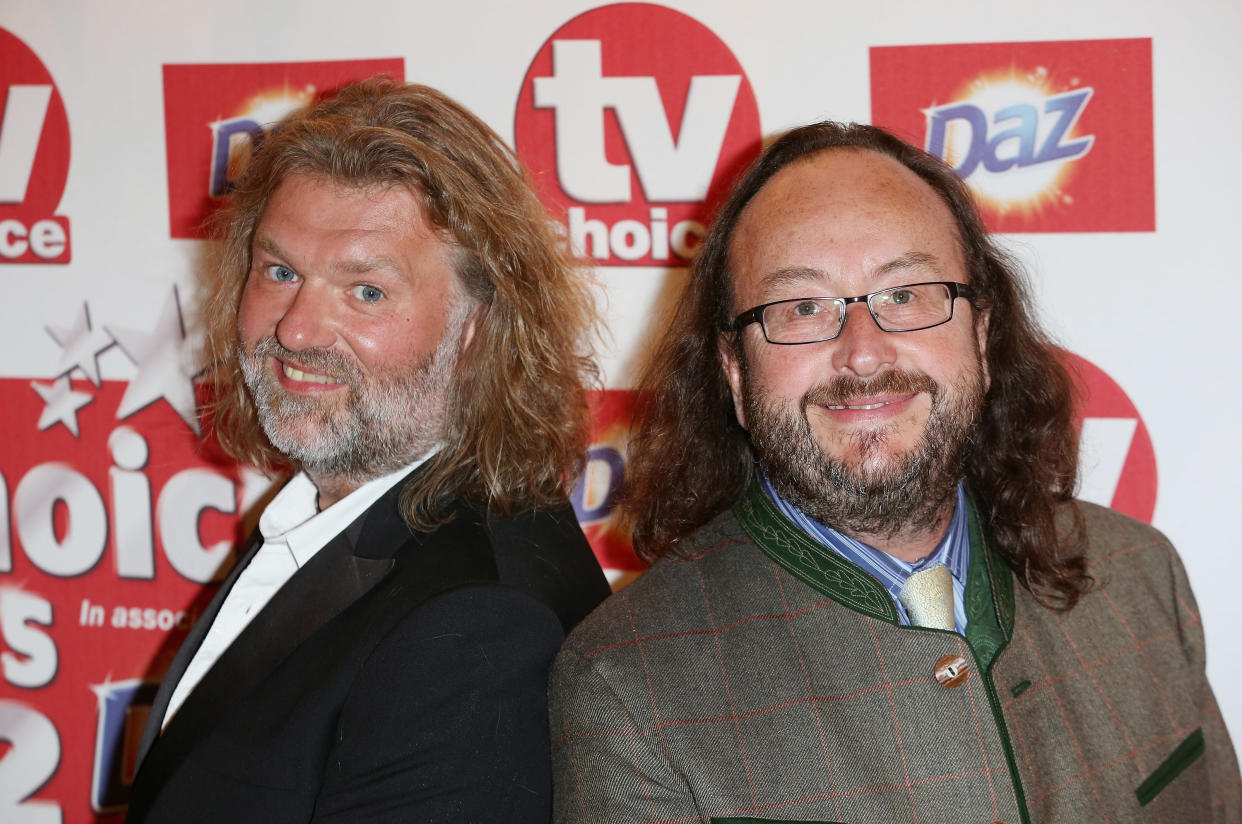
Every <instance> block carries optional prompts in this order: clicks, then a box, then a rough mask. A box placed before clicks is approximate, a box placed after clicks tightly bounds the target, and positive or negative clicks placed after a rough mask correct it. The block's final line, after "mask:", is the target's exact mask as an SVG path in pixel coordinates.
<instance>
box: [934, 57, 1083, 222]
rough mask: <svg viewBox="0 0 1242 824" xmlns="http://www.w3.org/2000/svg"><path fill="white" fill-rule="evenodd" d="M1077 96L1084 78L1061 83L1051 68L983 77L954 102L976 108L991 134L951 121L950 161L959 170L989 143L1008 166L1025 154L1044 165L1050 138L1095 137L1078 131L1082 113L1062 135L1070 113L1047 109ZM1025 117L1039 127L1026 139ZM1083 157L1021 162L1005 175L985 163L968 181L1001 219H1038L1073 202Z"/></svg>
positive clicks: (947, 134) (948, 133)
mask: <svg viewBox="0 0 1242 824" xmlns="http://www.w3.org/2000/svg"><path fill="white" fill-rule="evenodd" d="M1076 91H1077V92H1081V91H1084V89H1083V87H1082V85H1081V81H1080V79H1079V78H1077V77H1074V78H1070V79H1069V80H1068V81H1064V82H1057V81H1056V80H1055V79H1054V78H1053V77H1052V75H1051V73H1050V72H1049V70H1048V68H1047V67H1046V66H1038V67H1036V68H1034V69H1031V70H1025V69H1019V68H1018V67H1016V66H1015V67H1010V68H1009V69H997V70H993V71H988V72H983V73H980V74H979V75H977V76H976V77H974V78H973V79H972V80H970V81H968V82H967V83H966V84H965V85H964V86H962V87H961V88H960V89H958V91H957V92H956V93H955V94H954V96H953V100H954V102H955V103H957V104H962V103H965V104H969V105H972V106H974V107H976V108H977V109H978V110H979V112H980V113H981V114H982V115H983V116H984V117H985V118H986V121H987V134H982V135H981V134H977V133H976V132H977V131H978V130H977V128H975V127H973V126H972V125H971V124H970V123H968V122H965V121H964V120H961V119H957V120H953V121H950V122H949V123H948V124H947V125H946V126H945V127H944V128H945V134H944V159H945V160H946V162H948V163H949V164H950V165H952V166H954V167H955V168H961V166H962V164H963V163H964V162H966V160H967V157H968V155H969V154H970V152H971V149H972V143H973V144H974V149H975V151H976V153H978V151H979V148H980V146H979V141H981V140H988V141H996V143H995V145H994V146H989V148H988V150H987V151H989V152H992V153H993V154H994V155H995V157H996V158H997V159H1000V160H1002V161H1006V160H1011V159H1013V158H1016V157H1018V156H1019V155H1021V154H1023V153H1026V154H1027V155H1028V157H1029V156H1030V155H1031V154H1032V153H1033V154H1034V155H1035V159H1036V160H1038V157H1039V155H1040V154H1041V153H1042V150H1045V149H1046V148H1047V145H1048V141H1049V139H1050V138H1054V139H1056V140H1057V142H1058V143H1060V144H1066V143H1070V142H1072V141H1074V140H1076V139H1081V138H1085V137H1089V136H1088V135H1083V134H1082V133H1081V132H1080V130H1079V129H1078V124H1077V122H1076V118H1077V116H1078V115H1079V114H1081V110H1079V111H1077V112H1076V113H1075V114H1074V115H1073V117H1074V119H1075V122H1074V123H1073V125H1070V126H1069V128H1068V129H1065V131H1064V133H1063V134H1060V135H1059V136H1058V135H1057V134H1056V130H1057V129H1058V128H1059V127H1060V126H1062V125H1065V124H1063V123H1062V119H1063V118H1065V117H1068V115H1066V114H1065V113H1064V112H1053V113H1048V112H1047V111H1046V108H1045V107H1046V105H1047V102H1048V100H1049V98H1052V97H1054V96H1056V95H1061V94H1065V93H1067V92H1076ZM1085 91H1086V92H1087V93H1088V94H1090V92H1091V90H1090V89H1085ZM935 108H940V107H938V106H937V107H933V108H932V109H927V110H925V111H926V112H927V113H929V114H930V113H931V112H932V111H933V110H934V109H935ZM1019 112H1021V113H1023V114H1025V115H1026V116H1027V117H1030V118H1031V120H1033V122H1034V124H1035V128H1034V131H1033V133H1032V132H1031V131H1030V130H1029V129H1028V130H1027V131H1026V133H1025V138H1024V137H1022V136H1020V133H1021V132H1022V120H1021V117H1020V116H1019V114H1018V113H1019ZM1006 135H1007V136H1006ZM998 138H999V139H998ZM1029 138H1033V140H1030V139H1029ZM1024 140H1025V143H1024ZM1082 154H1085V152H1084V153H1082ZM1082 154H1079V155H1077V156H1075V157H1070V158H1066V159H1057V160H1048V161H1043V162H1028V163H1023V162H1019V163H1015V164H1013V165H1010V166H1009V167H1008V168H1005V169H1004V170H1002V171H992V170H990V169H988V168H987V167H986V166H985V164H984V163H982V162H980V163H978V165H976V166H974V168H973V169H971V170H970V171H969V173H968V174H967V175H966V177H967V182H968V183H969V185H970V187H971V189H972V190H973V192H974V193H975V196H976V197H977V198H978V199H979V201H980V203H981V204H982V205H983V206H985V207H986V208H988V209H990V210H992V211H994V212H996V213H998V214H999V215H1001V216H1018V217H1021V218H1023V219H1032V218H1036V217H1038V216H1039V215H1040V214H1041V213H1043V212H1044V211H1045V210H1046V209H1049V208H1053V207H1062V206H1067V205H1070V204H1071V203H1072V202H1073V195H1072V194H1071V193H1070V192H1069V191H1068V188H1069V186H1068V184H1069V182H1070V181H1071V179H1072V178H1073V176H1074V172H1075V169H1076V165H1077V164H1076V161H1077V160H1078V159H1079V158H1080V157H1081V156H1082Z"/></svg>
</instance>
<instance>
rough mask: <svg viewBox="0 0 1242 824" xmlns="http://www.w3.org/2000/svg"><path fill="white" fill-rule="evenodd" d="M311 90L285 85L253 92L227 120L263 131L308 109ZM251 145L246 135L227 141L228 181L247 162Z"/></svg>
mask: <svg viewBox="0 0 1242 824" xmlns="http://www.w3.org/2000/svg"><path fill="white" fill-rule="evenodd" d="M315 91H316V89H315V87H314V86H313V85H310V84H307V85H305V86H302V87H301V88H297V89H293V88H290V87H289V85H288V84H285V85H283V86H281V87H280V88H278V89H271V88H269V89H264V90H263V91H260V92H255V93H254V94H253V95H251V96H250V97H248V98H247V99H246V100H245V101H243V102H242V104H241V105H240V106H238V107H237V110H236V111H235V112H234V113H233V116H232V118H230V119H246V120H252V121H254V122H255V123H258V124H259V125H260V126H262V127H263V128H264V129H265V130H266V129H269V128H271V126H272V125H273V124H275V123H276V122H277V121H279V120H281V119H282V118H284V117H285V116H286V115H288V114H290V113H291V112H294V111H296V110H297V109H300V108H302V107H303V106H308V105H310V103H311V102H312V101H314V99H315ZM253 149H254V144H253V142H252V141H251V140H249V139H248V137H247V136H246V135H242V134H237V135H233V136H232V137H231V138H230V140H229V171H228V179H229V180H236V179H237V178H238V176H239V175H240V174H241V171H242V170H243V169H244V168H246V164H247V163H249V162H250V153H251V152H252V151H253Z"/></svg>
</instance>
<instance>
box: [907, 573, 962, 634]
mask: <svg viewBox="0 0 1242 824" xmlns="http://www.w3.org/2000/svg"><path fill="white" fill-rule="evenodd" d="M897 597H898V598H900V599H901V603H902V604H903V605H904V606H905V608H906V611H907V612H909V613H910V623H912V624H917V625H918V626H920V627H931V628H932V629H947V630H953V629H956V624H955V623H954V621H953V574H952V573H950V572H949V568H948V567H947V566H945V565H944V564H935V565H934V566H929V567H927V568H926V569H920V570H919V571H918V572H916V573H914V574H913V575H911V576H910V577H909V578H907V579H906V582H905V584H903V585H902V587H901V593H900V594H899V595H898V596H897Z"/></svg>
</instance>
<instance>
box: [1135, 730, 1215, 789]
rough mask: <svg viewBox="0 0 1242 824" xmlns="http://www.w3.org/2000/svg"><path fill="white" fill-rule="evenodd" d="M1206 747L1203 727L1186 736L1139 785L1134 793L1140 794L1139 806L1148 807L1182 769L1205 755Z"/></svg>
mask: <svg viewBox="0 0 1242 824" xmlns="http://www.w3.org/2000/svg"><path fill="white" fill-rule="evenodd" d="M1206 749H1207V744H1206V743H1204V740H1203V728H1202V727H1200V728H1199V729H1197V730H1195V731H1194V732H1192V733H1191V734H1190V735H1188V736H1186V740H1185V741H1183V742H1182V743H1180V744H1178V745H1177V749H1175V750H1173V752H1172V753H1170V754H1169V757H1168V758H1166V759H1164V761H1163V762H1162V763H1161V764H1160V766H1159V767H1156V769H1155V770H1154V771H1153V772H1152V774H1151V775H1149V776H1147V778H1146V779H1145V780H1144V781H1143V783H1142V784H1139V785H1138V789H1137V790H1135V791H1134V794H1135V795H1136V796H1138V803H1139V806H1140V807H1146V806H1147V805H1148V804H1150V803H1151V801H1152V799H1153V798H1155V797H1156V796H1158V795H1160V792H1161V790H1163V789H1164V788H1165V787H1167V786H1169V784H1171V783H1173V779H1174V778H1177V777H1178V776H1179V775H1181V774H1182V771H1183V770H1185V769H1186V768H1187V767H1189V766H1190V765H1191V764H1193V763H1194V762H1195V761H1196V760H1197V759H1198V758H1199V756H1201V755H1203V753H1204V751H1205V750H1206Z"/></svg>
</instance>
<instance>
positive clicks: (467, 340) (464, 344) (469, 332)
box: [457, 303, 488, 353]
mask: <svg viewBox="0 0 1242 824" xmlns="http://www.w3.org/2000/svg"><path fill="white" fill-rule="evenodd" d="M487 309H488V307H487V306H485V305H483V304H482V303H480V304H477V305H476V306H474V307H473V308H472V309H471V310H470V314H469V315H467V316H466V322H465V323H463V324H462V325H461V335H459V336H458V348H457V351H458V353H461V352H465V351H466V350H467V349H469V348H470V344H471V342H472V341H474V333H475V332H477V331H479V324H480V323H481V322H482V321H483V315H484V313H486V312H487Z"/></svg>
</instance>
